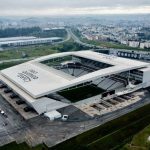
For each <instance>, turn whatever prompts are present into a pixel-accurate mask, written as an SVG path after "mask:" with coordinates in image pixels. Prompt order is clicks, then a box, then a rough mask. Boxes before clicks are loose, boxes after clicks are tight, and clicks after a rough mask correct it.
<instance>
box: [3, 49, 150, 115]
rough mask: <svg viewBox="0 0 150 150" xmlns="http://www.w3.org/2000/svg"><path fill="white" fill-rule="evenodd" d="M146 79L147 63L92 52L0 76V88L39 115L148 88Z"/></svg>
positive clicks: (59, 57)
mask: <svg viewBox="0 0 150 150" xmlns="http://www.w3.org/2000/svg"><path fill="white" fill-rule="evenodd" d="M149 76H150V67H149V63H145V62H140V61H136V60H131V59H127V58H121V57H117V56H113V55H106V54H101V53H97V52H93V51H78V52H65V53H57V54H52V55H48V56H44V57H40V58H37V59H35V60H32V61H29V62H26V63H23V64H20V65H17V66H14V67H10V68H8V69H4V70H2V71H1V72H0V80H1V87H3V86H4V87H7V88H8V89H11V92H13V93H15V94H16V95H18V96H19V97H20V98H21V99H22V100H23V101H24V102H25V103H26V104H27V105H29V106H30V107H32V108H33V109H34V110H35V111H36V112H37V113H38V114H42V113H46V112H50V111H55V110H57V109H59V108H63V107H66V106H68V105H70V104H73V105H76V104H81V103H83V102H89V103H90V104H92V103H94V102H95V100H96V98H98V100H100V99H101V100H103V101H104V100H105V98H107V97H110V96H113V95H117V94H118V95H121V92H124V93H130V92H131V91H132V92H133V91H136V90H138V89H141V88H146V87H149V86H150V78H149ZM106 103H107V102H106Z"/></svg>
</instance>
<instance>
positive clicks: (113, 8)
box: [0, 0, 150, 16]
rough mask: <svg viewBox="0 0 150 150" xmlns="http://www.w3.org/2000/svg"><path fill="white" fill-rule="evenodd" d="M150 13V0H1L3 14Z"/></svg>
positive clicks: (0, 7) (0, 12)
mask: <svg viewBox="0 0 150 150" xmlns="http://www.w3.org/2000/svg"><path fill="white" fill-rule="evenodd" d="M134 13H150V0H0V15H1V16H41V15H80V14H134Z"/></svg>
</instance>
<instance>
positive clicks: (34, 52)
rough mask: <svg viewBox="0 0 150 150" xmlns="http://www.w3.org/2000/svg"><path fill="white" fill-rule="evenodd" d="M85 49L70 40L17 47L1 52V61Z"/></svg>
mask: <svg viewBox="0 0 150 150" xmlns="http://www.w3.org/2000/svg"><path fill="white" fill-rule="evenodd" d="M83 49H88V48H87V47H85V46H81V45H79V44H77V43H74V42H73V41H72V40H69V41H67V42H65V43H62V44H59V45H34V46H25V47H16V48H11V49H5V51H0V60H7V59H20V58H22V57H23V56H22V54H26V57H38V56H44V55H49V54H53V53H57V52H66V51H77V50H83Z"/></svg>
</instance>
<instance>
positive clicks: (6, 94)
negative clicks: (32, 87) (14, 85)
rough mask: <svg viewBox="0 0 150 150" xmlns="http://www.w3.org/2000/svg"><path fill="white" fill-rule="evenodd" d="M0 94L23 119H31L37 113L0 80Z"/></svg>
mask: <svg viewBox="0 0 150 150" xmlns="http://www.w3.org/2000/svg"><path fill="white" fill-rule="evenodd" d="M0 94H1V95H2V97H3V98H4V99H5V100H6V101H7V102H8V103H9V104H10V105H12V106H13V108H15V109H16V110H17V112H19V113H20V115H21V116H22V117H23V118H24V119H31V118H33V117H36V116H38V114H37V113H36V112H35V111H34V110H33V109H32V108H31V107H30V106H28V105H27V104H26V102H25V101H24V100H23V99H21V98H20V97H19V95H17V94H16V93H14V92H13V91H12V90H11V89H10V88H9V87H7V86H6V85H4V84H3V83H1V82H0Z"/></svg>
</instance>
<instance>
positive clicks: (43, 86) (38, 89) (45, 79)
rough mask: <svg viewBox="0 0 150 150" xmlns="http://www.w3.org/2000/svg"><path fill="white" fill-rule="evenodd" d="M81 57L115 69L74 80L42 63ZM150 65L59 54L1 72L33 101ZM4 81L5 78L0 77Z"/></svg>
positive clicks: (93, 55)
mask: <svg viewBox="0 0 150 150" xmlns="http://www.w3.org/2000/svg"><path fill="white" fill-rule="evenodd" d="M69 55H73V56H79V57H83V58H88V59H91V60H95V61H99V62H104V63H106V64H111V65H112V67H108V68H104V69H101V70H97V71H94V72H92V73H88V74H85V75H83V76H81V77H77V78H70V77H69V76H67V75H66V76H65V74H64V73H63V72H61V71H59V70H58V71H57V70H55V69H54V68H51V67H49V66H46V65H44V64H41V63H40V62H42V61H44V60H48V59H53V58H57V57H63V56H69ZM148 65H149V64H148V63H144V62H140V61H135V60H130V59H126V58H120V57H114V56H110V55H105V54H101V53H96V52H93V51H79V52H65V53H57V54H52V55H48V56H44V57H40V58H37V59H35V60H32V61H29V62H27V63H23V64H20V65H17V66H14V67H11V68H8V69H5V70H2V71H1V75H2V76H3V77H5V78H6V79H8V80H9V82H11V83H13V84H15V85H16V86H17V87H19V88H20V89H22V90H23V91H25V92H26V93H27V94H29V95H30V96H31V97H33V98H39V97H42V96H44V95H47V94H50V93H52V92H55V91H58V90H61V89H63V88H67V87H70V86H74V85H77V84H80V83H83V82H87V81H90V80H94V79H97V78H99V77H103V76H107V75H111V74H116V73H120V72H123V71H128V70H131V69H137V68H142V67H146V66H148ZM0 78H1V77H0Z"/></svg>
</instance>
